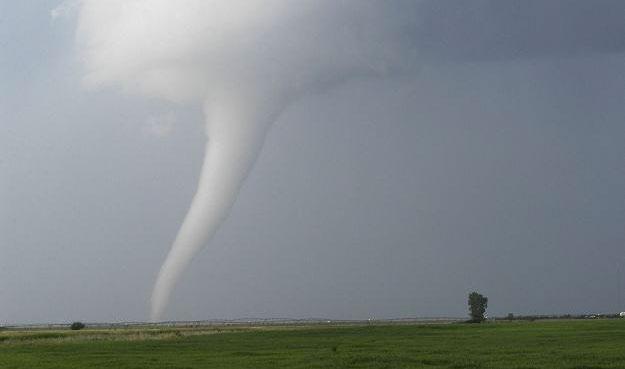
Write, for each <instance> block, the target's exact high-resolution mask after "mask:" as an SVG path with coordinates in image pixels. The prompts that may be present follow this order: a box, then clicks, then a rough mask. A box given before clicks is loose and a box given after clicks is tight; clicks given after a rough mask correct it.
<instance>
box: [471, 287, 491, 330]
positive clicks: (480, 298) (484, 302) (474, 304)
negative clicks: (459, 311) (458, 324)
mask: <svg viewBox="0 0 625 369" xmlns="http://www.w3.org/2000/svg"><path fill="white" fill-rule="evenodd" d="M487 307H488V297H486V296H484V295H481V294H479V293H477V292H471V293H470V294H469V315H471V322H473V323H480V322H482V321H484V319H485V318H484V313H485V312H486V308H487Z"/></svg>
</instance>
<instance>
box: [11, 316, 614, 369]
mask: <svg viewBox="0 0 625 369" xmlns="http://www.w3.org/2000/svg"><path fill="white" fill-rule="evenodd" d="M0 368H2V369H22V368H23V369H38V368H50V369H52V368H55V369H61V368H76V369H92V368H93V369H95V368H111V369H131V368H132V369H150V368H161V369H165V368H167V369H175V368H176V369H192V368H224V369H225V368H248V369H261V368H268V369H269V368H271V369H276V368H389V369H390V368H393V369H395V368H432V369H433V368H454V369H469V368H493V369H495V368H497V369H501V368H517V369H521V368H523V369H530V368H549V369H557V368H570V369H599V368H625V319H622V320H617V319H612V320H576V321H573V320H571V321H535V322H516V321H515V322H496V323H485V324H459V323H452V324H422V325H419V324H413V325H410V324H406V325H349V326H323V325H312V326H265V327H238V328H237V327H200V328H171V329H156V328H150V327H146V328H127V329H109V330H96V329H89V328H87V329H85V330H82V331H69V330H66V331H65V330H58V331H46V330H37V331H18V330H6V331H2V332H0Z"/></svg>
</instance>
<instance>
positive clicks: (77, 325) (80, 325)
mask: <svg viewBox="0 0 625 369" xmlns="http://www.w3.org/2000/svg"><path fill="white" fill-rule="evenodd" d="M69 328H70V329H71V330H73V331H79V330H81V329H83V328H85V323H82V322H74V323H72V325H70V326H69Z"/></svg>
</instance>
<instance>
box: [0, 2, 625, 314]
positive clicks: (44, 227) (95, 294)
mask: <svg viewBox="0 0 625 369" xmlns="http://www.w3.org/2000/svg"><path fill="white" fill-rule="evenodd" d="M59 4H60V1H53V0H42V1H30V2H25V1H21V2H15V1H8V0H0V324H14V323H34V322H70V321H76V320H82V321H138V320H139V321H143V320H146V319H147V316H148V311H149V299H150V294H151V288H152V285H153V283H154V280H155V278H156V276H157V274H158V272H159V268H160V266H161V263H162V262H163V260H164V258H165V256H166V255H167V252H168V251H169V248H170V247H171V244H172V242H173V240H174V238H175V236H176V233H177V231H178V228H179V226H180V224H181V222H182V219H183V218H184V216H185V213H186V211H187V209H188V207H189V203H190V201H191V198H192V197H193V195H194V193H195V190H196V187H197V181H198V177H199V172H200V167H201V165H202V155H203V151H204V144H205V135H204V132H203V119H204V118H203V117H202V108H201V106H196V105H194V104H175V103H172V102H169V101H167V100H162V99H159V98H157V97H149V96H148V97H146V96H141V95H134V94H130V93H126V92H124V91H119V90H118V89H115V88H105V89H97V90H94V89H89V88H86V87H85V86H84V83H82V78H83V71H82V70H81V65H80V63H79V60H78V58H77V54H76V45H75V42H74V41H75V31H76V25H75V20H74V19H73V18H72V16H68V17H57V18H56V19H52V17H51V11H52V10H53V9H55V8H56V7H57V6H58V5H59ZM393 6H395V7H397V9H396V10H400V11H395V12H389V14H396V15H397V16H398V17H399V16H402V17H409V18H411V19H414V22H412V24H413V25H414V27H410V28H409V29H406V30H405V33H404V35H403V37H404V38H405V40H404V44H405V45H406V46H405V47H407V48H409V49H410V50H409V51H411V52H412V53H407V54H414V55H416V57H415V60H416V61H413V60H412V59H410V60H407V61H406V62H407V63H409V64H410V63H414V64H415V66H417V64H418V67H415V68H413V69H410V71H409V72H408V73H405V74H401V75H389V76H387V77H386V78H365V79H358V80H352V81H350V82H348V83H343V84H337V85H336V86H334V87H333V88H328V89H324V90H323V91H318V92H315V93H311V94H309V95H307V96H305V97H304V98H301V99H299V100H298V101H296V102H295V103H293V104H291V105H289V106H288V108H287V109H286V110H285V111H284V112H283V113H282V114H281V115H280V117H279V119H278V121H277V122H275V123H274V124H273V126H272V127H271V129H270V131H269V133H268V134H267V137H266V142H265V145H264V148H263V150H262V153H261V155H260V157H259V158H258V160H257V162H256V165H255V167H254V168H253V170H252V171H251V173H250V174H249V176H248V178H247V180H246V181H245V183H244V185H243V187H242V189H241V192H240V194H239V197H238V199H237V200H236V203H235V204H234V207H233V208H232V210H231V212H230V214H229V216H228V218H227V220H226V221H225V222H224V223H223V224H222V226H221V227H220V229H219V230H218V232H217V234H216V235H215V237H214V238H213V239H212V240H211V242H210V245H208V247H206V248H205V249H204V250H203V251H202V252H201V253H200V254H199V255H198V256H197V257H196V258H195V259H194V260H193V262H192V264H191V266H190V268H189V269H188V270H187V271H186V273H185V274H184V275H183V277H182V280H181V281H180V282H179V284H178V286H177V288H176V290H175V291H174V295H173V298H172V301H171V303H170V305H169V307H168V309H167V311H166V313H165V318H166V319H172V320H173V319H175V320H203V319H234V318H286V317H288V318H311V317H314V318H327V319H367V318H371V317H373V318H398V317H415V316H465V315H466V314H467V306H466V298H467V294H468V293H469V292H471V291H473V290H477V291H479V292H481V293H483V294H484V295H486V296H488V298H489V308H488V314H489V315H505V314H507V313H509V312H512V313H514V314H554V313H594V312H616V311H625V290H624V291H621V293H620V294H619V291H618V286H619V280H620V281H621V283H620V285H621V287H622V288H624V289H625V255H624V251H625V145H624V144H623V142H624V141H625V104H624V103H623V102H624V101H625V54H624V52H625V22H623V21H622V19H625V18H624V15H625V3H622V2H621V1H607V0H604V1H580V0H573V1H556V0H552V1H538V0H531V1H523V2H520V1H495V0H476V1H471V2H458V1H445V0H444V1H434V0H425V1H422V2H419V3H418V6H415V5H414V2H409V1H407V2H404V1H399V2H397V3H395V4H394V5H393ZM403 6H406V8H405V11H403V12H402V11H401V10H404V9H402V7H403ZM383 21H384V22H385V23H393V22H394V20H393V19H384V20H383ZM398 21H399V20H398ZM619 295H620V302H619Z"/></svg>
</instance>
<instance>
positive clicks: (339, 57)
mask: <svg viewBox="0 0 625 369" xmlns="http://www.w3.org/2000/svg"><path fill="white" fill-rule="evenodd" d="M402 1H403V2H404V4H411V3H414V2H412V1H408V0H402ZM405 8H406V7H405V6H403V7H396V6H394V5H393V4H391V3H389V2H387V1H384V0H342V1H336V0H314V1H313V0H301V1H293V0H107V1H104V0H70V1H68V2H66V3H65V4H63V5H61V7H60V8H59V9H58V10H57V11H53V16H55V14H56V15H58V14H64V13H66V12H67V11H68V10H67V9H77V10H76V12H77V13H76V14H77V18H78V24H77V31H76V45H77V47H76V50H77V55H78V60H79V61H80V63H81V65H82V66H83V74H84V75H83V82H84V85H85V86H86V87H87V88H89V89H107V88H109V89H110V88H113V89H120V90H121V91H122V92H124V93H129V94H136V95H142V96H147V97H150V98H160V99H165V100H168V101H171V102H174V103H179V104H190V105H194V104H199V105H201V106H202V107H203V112H204V119H205V133H206V148H205V152H204V162H203V164H202V169H201V174H200V179H199V183H198V185H197V190H196V193H195V196H194V197H193V200H192V201H191V205H190V208H189V210H188V212H187V214H186V216H185V218H184V220H183V222H182V225H181V227H180V229H179V231H178V234H177V236H176V238H175V240H174V242H173V245H172V246H171V249H170V251H169V253H168V255H167V257H166V259H165V261H164V263H163V264H162V266H161V268H160V271H159V273H158V277H157V280H156V282H155V285H154V289H153V293H152V299H151V303H152V306H151V313H150V318H151V320H152V321H159V320H161V319H162V317H163V315H164V313H165V310H166V308H167V305H168V302H169V300H170V298H171V295H172V293H173V291H174V288H175V286H176V284H177V283H178V282H179V280H180V278H181V276H182V275H183V273H184V272H185V270H186V269H187V268H188V267H189V264H190V263H191V261H192V260H193V258H194V257H195V256H196V255H197V254H198V252H200V250H202V249H203V248H204V247H206V246H207V245H208V244H210V240H211V238H212V237H213V236H214V235H215V233H216V232H217V231H218V229H219V227H220V225H221V224H222V223H223V222H224V220H225V219H226V217H227V216H228V213H229V211H230V209H231V207H232V206H233V204H234V203H235V201H236V199H237V195H238V193H239V191H240V189H241V187H242V186H243V184H244V182H245V178H246V177H247V175H248V174H249V172H250V170H251V169H252V168H253V166H254V163H255V161H256V160H257V158H258V156H259V153H260V151H261V149H262V147H263V142H264V140H265V136H266V135H267V132H268V131H269V128H270V126H271V125H272V123H273V122H275V121H276V120H277V119H278V117H279V115H280V114H281V112H283V111H284V110H285V109H287V108H288V106H289V105H290V104H291V103H292V102H293V101H295V100H298V99H301V98H304V97H305V96H306V95H309V94H318V93H322V92H323V91H325V90H328V89H330V88H333V87H334V86H336V85H339V84H343V83H347V82H349V81H351V80H354V79H358V78H369V77H372V76H385V75H388V74H389V71H392V70H400V69H401V62H402V61H405V60H407V59H406V57H405V56H406V55H412V53H411V52H410V51H409V50H407V49H406V48H405V47H403V46H402V42H403V40H405V37H404V36H403V35H404V32H405V29H406V27H407V26H409V24H407V23H410V22H412V20H411V18H410V17H405V16H401V17H398V16H396V14H390V13H392V12H394V11H398V10H399V9H401V10H405ZM398 19H401V21H398Z"/></svg>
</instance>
